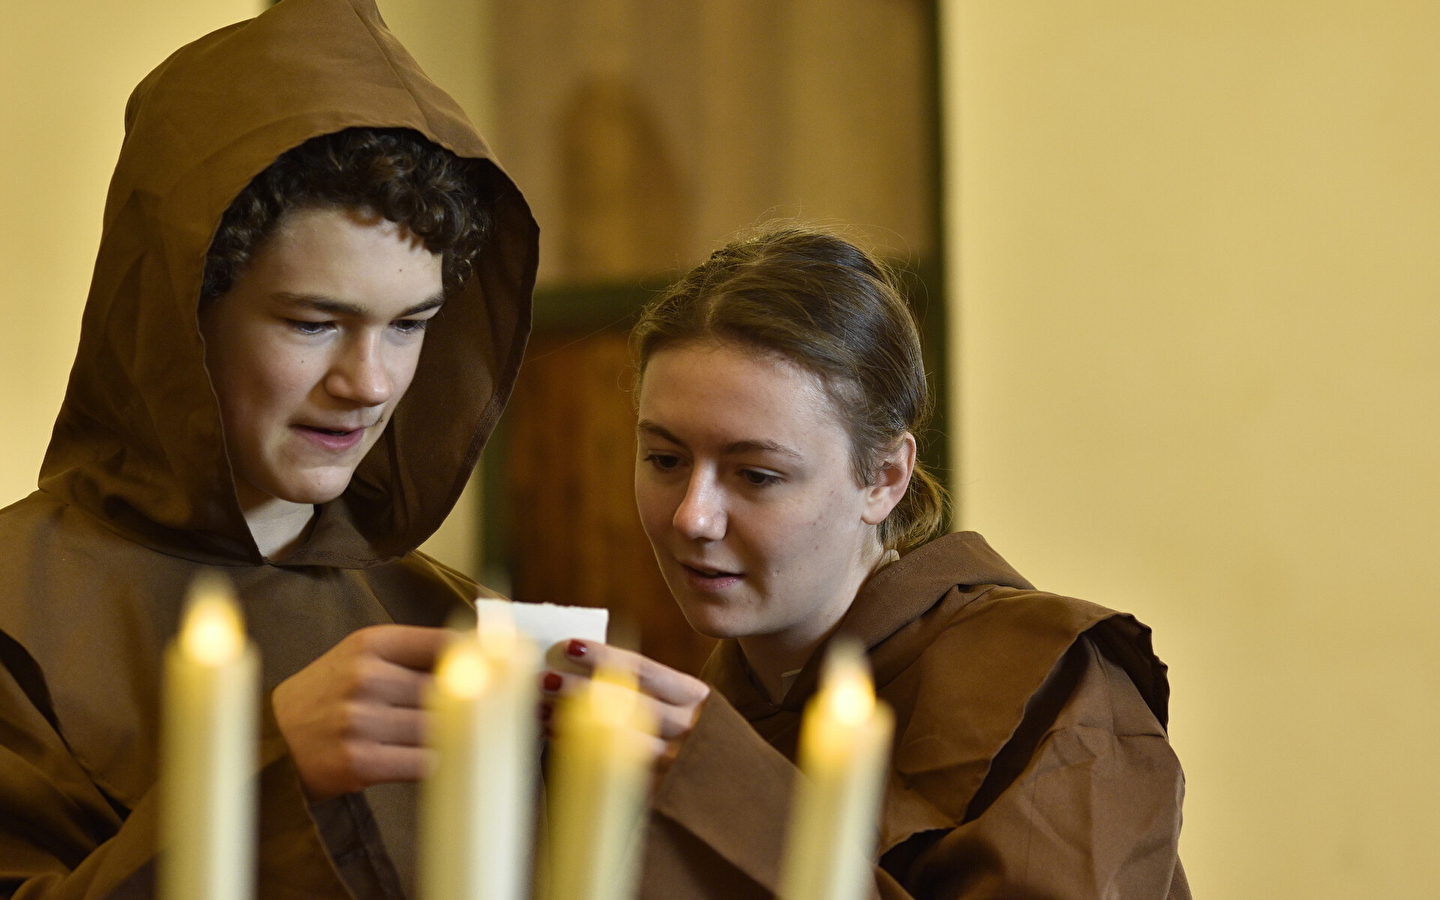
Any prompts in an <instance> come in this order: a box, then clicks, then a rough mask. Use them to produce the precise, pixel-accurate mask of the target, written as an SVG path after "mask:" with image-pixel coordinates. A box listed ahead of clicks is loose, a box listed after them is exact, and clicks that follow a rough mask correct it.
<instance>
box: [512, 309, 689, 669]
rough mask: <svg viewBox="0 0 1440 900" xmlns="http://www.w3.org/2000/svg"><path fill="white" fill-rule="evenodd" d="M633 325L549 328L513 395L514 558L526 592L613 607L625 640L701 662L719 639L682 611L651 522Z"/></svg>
mask: <svg viewBox="0 0 1440 900" xmlns="http://www.w3.org/2000/svg"><path fill="white" fill-rule="evenodd" d="M628 379H629V370H628V364H627V354H626V347H625V337H624V335H623V334H620V333H616V332H611V331H604V332H601V333H599V334H593V335H590V336H588V337H577V336H575V335H573V334H567V333H549V334H542V335H537V336H536V337H535V338H534V339H533V340H532V341H531V343H530V348H529V351H528V353H527V358H526V361H525V365H524V367H523V368H522V369H521V376H520V381H519V383H518V384H517V385H516V387H515V395H514V397H513V398H512V399H511V401H510V412H511V414H512V415H513V418H512V420H511V429H512V430H511V432H510V442H509V447H508V457H509V462H508V472H509V481H510V484H509V494H510V498H511V500H510V503H509V504H508V508H509V516H510V533H509V538H510V540H509V548H510V553H509V555H510V567H511V577H512V579H513V580H512V585H511V590H512V592H513V595H514V598H515V599H516V600H518V601H521V602H542V601H548V602H552V603H570V604H578V605H582V606H603V607H606V608H608V609H609V610H610V612H611V617H612V622H613V624H612V627H611V637H612V641H613V642H615V643H618V644H622V645H624V644H631V645H635V644H636V643H638V646H639V648H640V649H641V650H642V651H643V652H644V653H645V654H646V655H648V656H651V657H653V658H654V659H656V660H658V661H660V662H662V663H665V664H666V665H669V666H672V667H674V668H676V669H679V670H681V671H685V672H690V673H692V674H693V673H695V672H698V671H699V668H700V666H701V664H703V663H704V661H705V657H706V656H708V655H709V652H710V647H711V645H712V644H713V642H712V641H711V640H710V639H708V638H705V637H703V636H701V635H699V634H697V633H696V632H694V631H693V630H692V629H691V628H690V626H689V624H688V623H686V621H685V619H684V617H683V616H681V615H680V612H679V609H678V608H677V607H676V605H675V601H674V600H673V599H672V598H671V596H670V591H669V589H668V588H667V587H666V586H665V582H664V579H663V578H661V576H660V571H659V569H658V567H657V566H656V564H655V557H654V554H653V553H652V551H651V549H650V542H649V541H648V540H647V539H646V537H645V533H644V531H643V530H642V529H641V527H640V518H639V515H638V514H637V513H636V511H635V493H634V487H633V479H634V458H635V413H634V410H633V408H632V406H631V402H630V393H629V391H628V390H627V389H626V388H627V387H628Z"/></svg>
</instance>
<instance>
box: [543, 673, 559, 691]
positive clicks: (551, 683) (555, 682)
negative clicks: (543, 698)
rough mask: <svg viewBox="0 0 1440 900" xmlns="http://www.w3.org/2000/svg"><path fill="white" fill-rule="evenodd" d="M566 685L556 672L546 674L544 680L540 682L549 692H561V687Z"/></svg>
mask: <svg viewBox="0 0 1440 900" xmlns="http://www.w3.org/2000/svg"><path fill="white" fill-rule="evenodd" d="M564 683H565V682H564V680H563V679H562V678H561V677H560V676H559V675H556V674H555V673H554V672H546V673H545V678H544V680H542V681H541V682H540V684H541V686H543V687H544V688H545V690H547V691H558V690H560V685H562V684H564Z"/></svg>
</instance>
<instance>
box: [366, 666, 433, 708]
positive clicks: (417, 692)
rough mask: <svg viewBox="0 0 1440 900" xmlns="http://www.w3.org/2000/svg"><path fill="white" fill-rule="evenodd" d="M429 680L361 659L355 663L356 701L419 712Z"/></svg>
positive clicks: (426, 676) (413, 672) (401, 668)
mask: <svg viewBox="0 0 1440 900" xmlns="http://www.w3.org/2000/svg"><path fill="white" fill-rule="evenodd" d="M431 680H432V676H431V675H430V674H429V673H428V672H422V671H418V670H416V669H410V668H407V667H405V666H402V665H399V664H397V663H393V662H389V661H387V660H383V659H380V658H378V657H374V656H369V657H362V658H361V659H360V661H359V662H357V663H356V669H355V695H354V696H355V697H356V699H359V700H362V701H367V702H372V703H378V704H382V705H385V706H397V707H405V708H418V707H420V706H421V705H422V704H423V703H424V701H425V689H426V687H427V686H428V685H429V684H430V682H431Z"/></svg>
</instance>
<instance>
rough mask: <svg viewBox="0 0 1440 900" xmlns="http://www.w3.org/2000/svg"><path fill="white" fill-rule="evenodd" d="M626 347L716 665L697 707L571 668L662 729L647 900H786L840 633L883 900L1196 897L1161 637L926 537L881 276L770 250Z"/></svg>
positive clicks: (913, 366) (919, 390)
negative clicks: (888, 746)
mask: <svg viewBox="0 0 1440 900" xmlns="http://www.w3.org/2000/svg"><path fill="white" fill-rule="evenodd" d="M633 346H634V348H635V350H636V355H637V362H638V365H639V372H640V375H639V381H638V411H639V425H638V450H637V455H636V464H635V466H636V468H635V494H636V501H637V503H638V505H639V510H640V516H641V519H642V520H643V522H644V526H645V529H646V533H647V534H648V535H649V537H650V540H651V542H652V544H653V545H654V549H655V556H656V559H657V560H658V561H659V564H660V568H661V570H662V571H663V572H664V574H665V578H666V580H667V582H668V583H669V585H670V588H671V590H672V591H673V592H674V594H675V598H676V600H677V601H678V602H679V604H680V607H681V609H682V610H683V611H684V613H685V615H686V617H687V618H688V619H689V621H690V623H691V624H692V625H693V626H694V627H695V628H696V629H698V630H699V631H701V632H703V633H705V634H708V635H712V636H714V637H717V638H721V639H722V640H721V643H720V645H719V646H718V647H717V649H716V651H715V653H714V655H713V656H712V657H711V659H710V661H709V663H708V664H707V666H706V668H705V671H704V672H703V681H702V680H698V679H694V678H691V677H689V676H686V675H683V674H681V673H679V672H675V671H673V670H670V669H667V668H665V667H663V666H661V665H659V664H657V663H655V662H653V661H650V660H646V659H644V658H641V657H635V656H634V655H633V654H626V653H625V652H624V651H621V650H618V649H615V648H611V647H607V646H604V645H600V644H592V643H587V642H580V641H574V642H571V643H570V645H569V646H568V651H567V652H568V653H569V656H570V658H571V659H572V660H573V661H575V662H576V663H577V665H578V666H579V671H581V672H585V671H589V670H590V669H591V667H593V666H594V665H595V664H597V663H599V662H601V661H604V660H607V659H608V660H611V661H615V662H619V663H621V664H626V665H631V666H634V667H636V668H637V670H638V671H639V674H640V682H641V688H642V690H643V691H644V692H646V693H647V694H648V696H649V698H650V700H651V702H652V703H653V705H654V707H655V710H656V712H657V715H658V717H659V721H660V722H661V735H660V739H661V740H662V741H663V742H664V745H665V746H664V748H663V750H664V753H663V755H662V766H663V775H662V777H661V779H660V781H659V783H658V788H657V791H656V794H655V797H654V800H653V814H652V817H651V823H650V828H649V835H648V849H647V859H646V865H645V875H644V888H643V895H644V896H645V897H653V898H660V897H665V898H671V900H674V898H686V897H715V898H719V897H725V898H739V897H765V896H770V894H771V893H772V892H773V891H774V890H775V888H776V884H777V880H778V872H779V863H780V858H781V853H782V850H783V846H784V828H785V823H786V821H787V818H788V809H787V804H788V800H789V797H790V795H791V786H792V783H793V781H794V779H795V776H796V771H795V768H794V765H793V762H792V760H793V759H794V755H795V749H796V740H797V736H798V729H799V722H800V715H801V711H802V709H803V706H804V703H805V701H806V700H807V699H808V698H809V697H810V695H811V694H812V693H813V692H814V690H815V688H816V676H817V673H818V669H819V665H820V661H821V658H822V656H823V649H824V647H825V645H826V643H827V641H829V640H830V639H832V638H833V637H835V636H836V635H842V634H843V635H846V636H849V637H852V638H855V639H857V640H859V641H861V642H862V643H863V644H864V646H865V647H866V648H867V649H868V653H869V657H870V662H871V665H872V667H873V669H874V673H875V680H876V685H877V690H878V692H879V695H880V696H881V697H882V698H883V699H884V700H885V701H887V702H888V703H889V704H890V705H891V706H892V707H893V708H894V710H895V713H896V732H895V742H894V753H893V758H892V764H891V769H890V773H889V776H888V786H887V791H886V796H885V801H884V807H883V812H882V821H881V823H880V841H879V847H878V850H877V855H876V865H875V882H876V889H877V891H878V895H879V896H881V897H887V898H903V897H927V898H940V897H945V898H981V897H987V898H988V897H1035V898H1039V897H1044V898H1076V900H1079V898H1096V900H1098V898H1114V897H1122V898H1127V900H1128V898H1154V900H1163V898H1167V897H1170V898H1186V897H1188V896H1189V889H1188V887H1187V886H1186V882H1185V877H1184V874H1183V871H1182V869H1181V867H1180V864H1179V860H1178V857H1177V851H1176V842H1177V840H1178V837H1179V831H1180V804H1181V797H1182V794H1183V776H1182V774H1181V770H1180V765H1179V762H1178V761H1177V760H1176V758H1175V755H1174V753H1173V752H1172V751H1171V749H1170V746H1169V744H1168V742H1167V740H1166V735H1165V722H1166V701H1167V695H1168V687H1167V684H1166V680H1165V667H1164V665H1163V664H1162V663H1161V662H1160V661H1159V660H1158V659H1156V658H1155V656H1154V654H1153V653H1152V651H1151V646H1150V638H1149V630H1148V629H1147V628H1146V627H1145V626H1143V625H1141V624H1140V623H1138V622H1137V621H1135V620H1134V619H1133V618H1131V617H1129V616H1126V615H1122V614H1120V613H1116V612H1114V611H1112V610H1108V609H1105V608H1103V607H1100V606H1096V605H1094V604H1091V603H1086V602H1084V601H1080V600H1074V599H1070V598H1067V597H1060V596H1056V595H1053V594H1046V593H1041V592H1039V591H1036V590H1035V589H1034V588H1033V587H1032V586H1031V585H1030V584H1029V583H1028V582H1027V581H1026V580H1025V579H1024V578H1023V577H1021V576H1020V575H1019V574H1018V573H1017V572H1015V570H1014V569H1012V568H1011V567H1010V566H1009V565H1007V564H1006V563H1005V561H1004V560H1003V559H1001V558H1000V556H999V555H998V554H996V553H995V552H994V551H993V550H991V549H990V548H989V546H988V545H986V543H985V541H984V539H983V538H981V537H980V536H979V535H978V534H974V533H960V534H947V535H944V536H942V537H938V538H937V537H934V535H935V533H936V531H937V530H939V528H940V526H941V523H942V521H943V506H944V494H943V491H942V490H941V488H940V487H939V485H938V483H937V482H936V481H935V480H934V479H933V478H932V477H931V476H930V475H929V474H928V473H926V472H925V470H924V468H923V467H922V466H921V465H920V464H919V462H918V460H917V458H916V452H915V446H916V439H915V435H916V434H918V433H919V432H920V429H921V427H922V425H923V423H924V418H925V413H926V406H927V400H928V398H927V393H926V383H925V372H924V367H923V362H922V360H921V356H920V344H919V340H918V336H917V333H916V330H915V325H914V322H913V320H912V318H911V316H910V313H909V311H908V309H907V307H906V305H905V303H904V301H903V300H902V298H901V296H900V294H899V293H898V291H897V290H896V287H895V283H894V281H893V280H892V279H891V277H890V276H889V275H888V274H887V272H886V271H885V269H884V268H883V267H882V266H881V265H880V264H878V263H877V262H876V261H875V260H873V259H872V258H870V257H869V256H867V255H866V254H865V253H863V252H861V251H860V250H858V249H856V248H855V247H854V246H853V245H851V244H850V243H848V242H846V241H845V240H843V239H841V238H839V237H836V236H834V235H831V234H825V233H819V232H815V231H810V230H805V229H799V228H788V229H784V230H778V231H772V232H770V233H766V234H762V235H760V236H758V237H755V238H752V239H749V240H745V241H741V242H738V243H735V244H732V245H731V246H729V247H726V248H725V249H723V250H721V251H719V252H717V253H716V254H714V255H713V256H712V257H711V258H710V259H709V260H708V261H706V262H705V263H704V264H702V265H701V266H700V267H698V268H697V269H695V270H694V271H693V272H691V273H690V274H689V275H687V276H686V277H685V278H683V279H682V280H681V281H680V282H679V283H678V284H676V285H675V286H674V287H673V288H671V289H670V290H669V291H668V292H666V293H665V294H664V295H662V296H660V297H659V298H658V299H656V300H655V301H654V302H653V303H652V304H651V305H650V306H649V307H648V308H647V309H646V310H645V312H644V314H643V316H642V318H641V320H640V323H639V324H638V325H637V327H636V329H635V333H634V336H633ZM577 677H583V676H577V675H574V674H568V673H560V672H552V673H547V675H546V676H545V679H544V682H545V687H546V689H547V690H548V691H550V692H552V693H558V692H563V691H565V690H567V689H569V688H570V687H571V686H572V685H573V679H575V678H577Z"/></svg>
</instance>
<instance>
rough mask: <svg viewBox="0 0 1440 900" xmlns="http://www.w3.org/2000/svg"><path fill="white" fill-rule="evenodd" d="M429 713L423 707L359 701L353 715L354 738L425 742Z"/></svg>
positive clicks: (404, 743)
mask: <svg viewBox="0 0 1440 900" xmlns="http://www.w3.org/2000/svg"><path fill="white" fill-rule="evenodd" d="M429 721H430V720H429V717H428V716H427V715H426V714H425V712H424V711H423V710H419V709H398V708H396V707H393V706H376V705H374V704H369V703H365V704H357V706H356V708H355V709H354V710H353V711H352V712H351V715H350V733H349V735H347V737H349V738H350V739H351V740H356V741H362V742H371V743H376V744H392V745H395V746H400V747H420V746H424V744H425V737H426V733H427V730H428V726H429Z"/></svg>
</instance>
